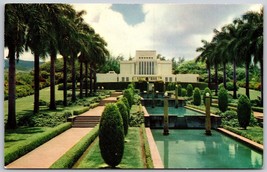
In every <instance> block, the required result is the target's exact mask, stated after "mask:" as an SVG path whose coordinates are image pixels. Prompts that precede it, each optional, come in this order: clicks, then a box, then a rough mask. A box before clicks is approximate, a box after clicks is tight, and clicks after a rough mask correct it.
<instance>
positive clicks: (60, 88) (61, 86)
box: [58, 83, 72, 90]
mask: <svg viewBox="0 0 267 172" xmlns="http://www.w3.org/2000/svg"><path fill="white" fill-rule="evenodd" d="M70 89H72V83H67V90H70ZM58 90H63V83H61V84H58Z"/></svg>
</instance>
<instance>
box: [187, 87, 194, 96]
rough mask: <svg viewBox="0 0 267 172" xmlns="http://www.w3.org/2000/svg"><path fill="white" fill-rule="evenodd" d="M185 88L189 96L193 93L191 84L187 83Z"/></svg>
mask: <svg viewBox="0 0 267 172" xmlns="http://www.w3.org/2000/svg"><path fill="white" fill-rule="evenodd" d="M186 90H187V96H188V97H191V96H192V95H193V86H192V84H187V86H186Z"/></svg>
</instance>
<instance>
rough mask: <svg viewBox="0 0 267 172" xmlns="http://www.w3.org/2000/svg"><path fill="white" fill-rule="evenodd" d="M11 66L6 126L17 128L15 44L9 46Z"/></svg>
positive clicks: (9, 69) (9, 70)
mask: <svg viewBox="0 0 267 172" xmlns="http://www.w3.org/2000/svg"><path fill="white" fill-rule="evenodd" d="M8 50H9V55H8V56H9V68H8V117H7V124H6V128H8V129H15V128H16V127H17V122H16V62H15V61H16V60H15V46H14V47H11V48H10V47H9V49H8Z"/></svg>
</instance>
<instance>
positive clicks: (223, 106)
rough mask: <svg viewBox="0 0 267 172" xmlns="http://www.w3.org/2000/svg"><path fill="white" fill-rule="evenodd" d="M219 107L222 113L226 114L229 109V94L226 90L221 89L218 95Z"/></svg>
mask: <svg viewBox="0 0 267 172" xmlns="http://www.w3.org/2000/svg"><path fill="white" fill-rule="evenodd" d="M218 105H219V109H220V111H222V112H225V111H226V110H227V108H228V92H227V90H226V89H225V88H221V89H220V90H219V93H218Z"/></svg>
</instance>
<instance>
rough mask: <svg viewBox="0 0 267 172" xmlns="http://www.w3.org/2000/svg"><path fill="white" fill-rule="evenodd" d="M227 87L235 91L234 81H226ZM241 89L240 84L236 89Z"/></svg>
mask: <svg viewBox="0 0 267 172" xmlns="http://www.w3.org/2000/svg"><path fill="white" fill-rule="evenodd" d="M226 89H227V90H229V91H234V83H233V82H226ZM238 89H239V87H238V85H236V91H237V90H238Z"/></svg>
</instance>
